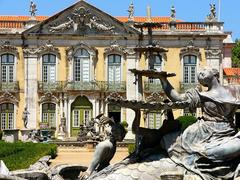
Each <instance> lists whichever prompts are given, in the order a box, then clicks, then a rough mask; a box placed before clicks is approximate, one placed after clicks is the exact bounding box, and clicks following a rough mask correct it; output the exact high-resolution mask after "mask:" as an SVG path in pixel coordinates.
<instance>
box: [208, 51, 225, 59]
mask: <svg viewBox="0 0 240 180" xmlns="http://www.w3.org/2000/svg"><path fill="white" fill-rule="evenodd" d="M205 54H206V57H207V58H208V59H211V58H220V57H221V55H222V50H221V49H208V50H206V51H205Z"/></svg>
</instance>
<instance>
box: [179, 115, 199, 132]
mask: <svg viewBox="0 0 240 180" xmlns="http://www.w3.org/2000/svg"><path fill="white" fill-rule="evenodd" d="M177 120H178V121H180V124H181V130H182V131H184V130H185V129H186V128H187V127H188V126H190V125H191V124H193V123H195V122H196V121H197V119H196V117H194V116H179V117H178V118H177Z"/></svg>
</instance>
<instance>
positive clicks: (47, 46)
mask: <svg viewBox="0 0 240 180" xmlns="http://www.w3.org/2000/svg"><path fill="white" fill-rule="evenodd" d="M23 52H24V53H26V54H37V55H38V54H44V53H49V52H52V53H55V54H58V55H59V49H58V48H56V47H55V46H54V45H53V43H52V42H51V41H48V42H47V43H46V44H45V45H42V46H40V47H39V48H25V49H23Z"/></svg>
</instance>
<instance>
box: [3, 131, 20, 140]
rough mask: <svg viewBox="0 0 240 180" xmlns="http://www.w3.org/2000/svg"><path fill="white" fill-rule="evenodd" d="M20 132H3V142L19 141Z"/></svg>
mask: <svg viewBox="0 0 240 180" xmlns="http://www.w3.org/2000/svg"><path fill="white" fill-rule="evenodd" d="M18 132H19V129H9V130H3V140H4V141H5V142H10V143H13V142H15V141H18V140H19V137H18Z"/></svg>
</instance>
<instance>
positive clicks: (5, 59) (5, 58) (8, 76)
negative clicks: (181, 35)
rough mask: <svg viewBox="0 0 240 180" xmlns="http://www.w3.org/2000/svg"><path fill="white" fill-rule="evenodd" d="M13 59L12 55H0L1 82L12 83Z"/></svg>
mask: <svg viewBox="0 0 240 180" xmlns="http://www.w3.org/2000/svg"><path fill="white" fill-rule="evenodd" d="M14 59H15V56H14V55H12V54H3V55H1V81H2V82H13V81H14Z"/></svg>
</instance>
